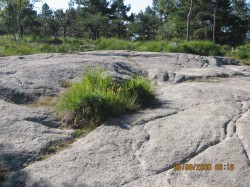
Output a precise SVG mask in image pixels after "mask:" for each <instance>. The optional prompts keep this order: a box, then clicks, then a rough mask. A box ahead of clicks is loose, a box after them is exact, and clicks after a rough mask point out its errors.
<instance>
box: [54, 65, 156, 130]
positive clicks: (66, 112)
mask: <svg viewBox="0 0 250 187" xmlns="http://www.w3.org/2000/svg"><path fill="white" fill-rule="evenodd" d="M153 99H154V93H153V91H152V86H151V84H150V82H148V81H147V80H145V79H144V78H142V77H139V76H136V77H134V78H132V79H130V80H125V81H123V82H122V83H121V82H117V81H116V80H114V79H112V78H111V77H110V76H107V75H106V76H105V75H104V74H103V72H102V71H94V70H91V71H87V72H86V73H85V74H84V77H83V78H82V80H81V81H80V82H77V83H75V84H73V85H72V86H71V87H70V88H69V89H68V90H67V91H66V92H64V93H63V94H62V95H61V96H60V97H59V99H58V104H57V105H56V109H57V110H58V112H59V113H60V114H61V115H63V118H64V121H65V122H66V123H67V124H68V125H71V126H72V127H73V128H80V127H82V126H93V125H94V126H96V125H99V124H100V123H101V122H104V121H106V120H107V119H110V118H113V117H118V116H121V115H123V114H128V113H131V112H133V111H135V110H137V109H138V108H140V107H145V106H147V104H149V102H150V101H153Z"/></svg>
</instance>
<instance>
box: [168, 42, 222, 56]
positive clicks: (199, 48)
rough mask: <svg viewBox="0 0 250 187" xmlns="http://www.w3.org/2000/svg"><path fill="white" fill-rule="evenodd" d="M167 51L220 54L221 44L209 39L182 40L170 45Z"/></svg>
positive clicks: (206, 54) (203, 54) (205, 54)
mask: <svg viewBox="0 0 250 187" xmlns="http://www.w3.org/2000/svg"><path fill="white" fill-rule="evenodd" d="M169 52H180V53H191V54H196V55H202V56H221V55H224V54H223V50H222V46H220V45H217V44H213V43H212V42H210V41H189V42H188V41H182V42H180V43H179V44H178V45H175V46H170V47H169Z"/></svg>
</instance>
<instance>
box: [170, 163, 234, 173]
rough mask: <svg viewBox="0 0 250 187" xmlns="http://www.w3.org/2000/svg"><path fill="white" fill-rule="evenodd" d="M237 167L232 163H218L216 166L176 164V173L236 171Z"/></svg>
mask: <svg viewBox="0 0 250 187" xmlns="http://www.w3.org/2000/svg"><path fill="white" fill-rule="evenodd" d="M234 169H235V165H234V164H232V163H227V164H223V163H216V164H207V163H204V164H182V163H179V164H175V165H174V170H176V171H181V170H185V171H212V170H215V171H234Z"/></svg>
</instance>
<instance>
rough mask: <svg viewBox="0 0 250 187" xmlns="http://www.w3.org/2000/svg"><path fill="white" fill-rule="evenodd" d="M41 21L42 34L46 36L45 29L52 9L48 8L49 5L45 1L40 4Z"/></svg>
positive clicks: (50, 18) (51, 16)
mask: <svg viewBox="0 0 250 187" xmlns="http://www.w3.org/2000/svg"><path fill="white" fill-rule="evenodd" d="M40 18H41V22H42V24H43V27H44V36H47V29H48V26H49V23H50V21H51V20H52V18H53V11H52V10H51V9H50V7H49V5H48V4H47V3H44V4H43V5H42V11H41V14H40Z"/></svg>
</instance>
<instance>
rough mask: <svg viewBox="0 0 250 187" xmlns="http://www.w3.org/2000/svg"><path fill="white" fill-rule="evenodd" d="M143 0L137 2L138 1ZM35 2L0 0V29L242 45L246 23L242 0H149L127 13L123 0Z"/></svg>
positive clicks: (17, 32) (16, 32)
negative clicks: (63, 5) (57, 5)
mask: <svg viewBox="0 0 250 187" xmlns="http://www.w3.org/2000/svg"><path fill="white" fill-rule="evenodd" d="M142 3H143V2H142ZM34 4H35V1H34V0H33V1H30V0H1V1H0V34H1V35H5V34H12V35H13V36H14V38H15V39H16V40H17V38H22V37H23V35H34V36H44V37H47V36H54V37H59V36H63V37H76V38H89V39H93V40H96V39H98V38H100V37H104V38H111V37H116V38H120V39H128V40H138V41H150V40H172V39H186V40H210V41H213V42H214V43H218V44H222V45H225V44H227V45H230V46H238V45H241V44H244V43H245V42H246V40H247V37H246V36H247V33H248V32H249V26H250V24H249V23H250V14H249V13H250V12H249V6H248V4H247V2H246V1H245V0H153V4H152V6H151V7H147V8H146V9H145V10H144V11H141V12H139V13H138V14H133V13H132V14H128V12H129V11H130V8H131V7H130V5H125V4H124V0H111V1H108V0H70V1H69V3H68V4H69V6H68V8H67V9H66V10H65V11H64V10H62V9H58V10H55V11H52V9H51V8H50V7H49V6H48V4H46V3H45V4H43V5H42V9H41V12H39V13H38V12H37V11H35V10H34Z"/></svg>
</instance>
